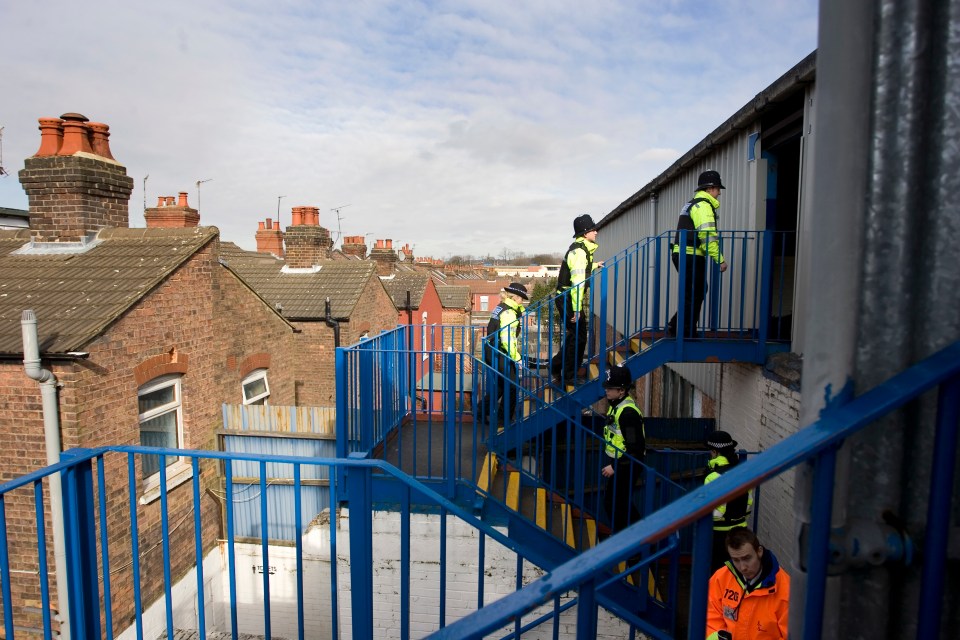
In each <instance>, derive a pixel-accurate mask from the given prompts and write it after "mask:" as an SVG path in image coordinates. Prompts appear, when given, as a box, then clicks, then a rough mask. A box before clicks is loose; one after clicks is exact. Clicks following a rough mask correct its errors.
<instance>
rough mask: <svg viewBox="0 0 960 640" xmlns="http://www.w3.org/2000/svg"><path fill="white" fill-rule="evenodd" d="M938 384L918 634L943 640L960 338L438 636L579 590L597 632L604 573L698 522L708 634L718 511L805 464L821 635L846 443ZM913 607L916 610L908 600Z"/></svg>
mask: <svg viewBox="0 0 960 640" xmlns="http://www.w3.org/2000/svg"><path fill="white" fill-rule="evenodd" d="M934 388H937V389H938V394H937V418H936V435H935V443H934V447H933V453H932V457H931V461H930V464H931V470H932V472H931V481H930V494H929V503H928V518H927V526H926V531H925V540H924V543H923V548H924V559H923V568H922V574H921V584H922V585H923V587H922V589H921V594H920V601H919V605H918V611H917V613H916V616H915V617H916V619H917V620H919V621H920V624H919V626H918V630H917V636H916V637H917V638H918V639H926V638H935V637H939V627H940V620H941V613H942V607H943V601H944V599H943V596H944V572H943V566H944V564H943V563H944V562H945V561H946V553H947V543H948V533H949V528H950V501H951V492H952V487H953V478H954V475H955V471H956V470H955V464H956V450H957V444H958V430H960V429H958V427H960V342H957V343H954V344H952V345H951V346H949V347H947V348H945V349H943V350H942V351H940V352H938V353H937V354H935V355H933V356H931V357H929V358H927V359H926V360H924V361H922V362H920V363H918V364H916V365H914V366H912V367H910V368H909V369H907V370H906V371H903V372H901V373H899V374H897V375H896V376H894V377H893V378H891V379H890V380H888V381H887V382H885V383H883V384H881V385H879V386H877V387H875V388H873V389H871V390H870V391H868V392H866V393H864V394H862V395H860V396H859V397H857V398H855V399H853V400H852V401H850V402H848V403H847V404H844V405H841V406H839V407H835V408H829V409H826V410H824V412H823V413H822V414H821V417H820V419H819V420H818V421H817V422H815V423H814V424H812V425H809V426H807V427H805V428H804V429H802V430H801V431H799V432H798V433H796V434H794V435H792V436H790V437H788V438H786V439H784V440H783V441H781V442H780V443H778V444H776V445H774V446H773V447H771V448H770V449H768V450H767V451H765V452H763V453H762V454H760V455H758V456H756V457H754V458H752V459H750V460H748V461H747V462H745V463H743V464H741V465H738V466H737V467H736V468H735V469H733V470H732V471H730V472H728V473H726V474H724V475H723V476H721V477H720V478H719V479H718V480H716V481H714V482H711V483H710V484H709V485H707V486H706V487H704V488H702V489H700V490H698V491H696V492H694V493H691V494H688V495H686V496H684V497H682V498H680V499H679V500H677V501H675V502H673V503H671V504H669V505H667V506H666V507H664V508H663V509H661V510H659V511H658V512H656V513H654V514H653V515H651V516H649V517H647V518H646V519H644V520H643V521H641V522H640V523H638V524H635V525H633V526H631V527H630V528H629V529H628V530H627V531H625V532H624V534H623V535H618V536H615V537H613V538H611V539H610V540H609V541H608V543H607V544H603V545H600V546H598V547H595V548H593V549H590V550H588V551H586V552H584V553H583V554H581V555H580V556H579V557H578V558H577V559H576V560H575V561H572V562H568V563H566V564H564V565H563V566H561V567H558V568H556V569H554V570H553V571H552V572H551V573H550V574H549V575H547V576H545V577H543V578H541V579H540V580H538V581H537V582H535V583H533V584H531V585H529V586H527V587H525V588H524V589H522V590H520V591H519V592H517V593H514V594H512V595H510V596H507V597H505V598H503V599H502V600H499V601H497V602H496V603H494V604H492V605H490V606H488V607H486V608H484V609H483V610H482V611H478V612H476V613H474V614H472V615H470V616H468V617H467V618H465V619H463V620H461V621H458V622H456V623H454V624H452V625H450V626H449V627H447V628H445V629H442V630H440V631H438V632H437V633H434V634H433V635H431V636H430V637H431V638H444V639H454V638H457V639H460V638H482V637H485V636H486V635H487V634H488V633H490V632H492V631H494V630H495V629H497V628H499V627H500V626H502V625H503V624H504V623H505V622H506V621H509V620H513V619H516V618H517V617H518V616H522V615H524V614H525V613H526V612H528V611H530V610H532V609H534V608H535V607H537V606H539V605H542V604H543V603H545V602H549V601H550V599H551V598H552V594H555V593H562V592H564V591H566V590H570V589H575V590H577V592H578V593H579V606H578V611H577V637H578V638H593V637H595V635H596V624H597V609H596V606H595V605H594V600H593V598H594V593H595V592H596V589H597V585H598V584H599V583H600V581H602V580H603V579H604V577H603V570H604V568H605V567H609V566H611V565H612V564H616V563H618V562H620V561H623V560H625V559H626V558H629V557H631V555H633V554H635V553H637V551H638V550H639V549H641V548H642V547H643V546H644V545H648V544H653V543H656V542H657V541H659V540H662V539H664V538H666V537H669V536H674V535H676V534H677V532H678V531H680V530H682V529H683V528H684V527H693V529H694V540H695V551H694V557H693V568H692V588H691V595H690V617H689V629H688V633H689V637H691V638H702V637H704V636H705V633H704V630H705V625H706V605H707V586H708V578H709V564H710V554H711V536H712V511H713V509H714V508H715V507H716V506H718V505H721V504H725V503H727V502H729V501H730V500H731V499H733V498H735V497H736V496H738V495H742V494H743V492H744V491H746V490H748V489H750V488H753V487H757V486H759V485H760V484H761V483H762V482H764V481H765V480H768V479H770V478H773V477H775V476H778V475H780V474H782V473H784V472H785V471H787V470H789V469H791V468H793V467H794V466H796V465H798V464H800V463H802V462H810V463H812V464H813V469H814V473H813V495H812V501H811V502H812V504H813V505H814V506H813V509H812V513H811V521H810V527H809V531H808V536H807V540H808V545H807V550H806V556H805V557H804V558H803V561H804V564H805V567H806V571H807V576H806V578H807V579H806V592H805V594H804V596H805V597H804V603H805V607H804V612H803V621H804V624H803V628H804V633H803V638H805V639H809V640H813V639H815V638H820V637H821V632H822V621H823V609H824V594H825V585H826V577H827V570H828V564H829V561H830V557H831V552H830V526H831V522H830V516H831V510H832V501H833V489H834V472H835V466H836V457H837V449H838V448H839V447H840V446H841V445H842V444H843V442H844V440H845V439H846V438H848V437H850V436H851V435H853V434H855V433H857V432H858V431H860V430H862V429H863V428H865V427H867V426H868V425H870V424H872V423H874V422H876V421H877V420H879V419H880V418H883V417H884V416H886V415H888V414H890V413H891V412H893V411H895V410H897V409H899V408H901V407H903V406H904V405H905V404H906V403H908V402H910V401H912V400H914V399H917V398H919V397H920V396H921V395H922V394H924V393H926V392H928V391H930V390H932V389H934ZM904 606H908V605H906V604H904Z"/></svg>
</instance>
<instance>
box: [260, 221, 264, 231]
mask: <svg viewBox="0 0 960 640" xmlns="http://www.w3.org/2000/svg"><path fill="white" fill-rule="evenodd" d="M259 225H260V231H263V230H264V226H263V223H262V222H260V223H259Z"/></svg>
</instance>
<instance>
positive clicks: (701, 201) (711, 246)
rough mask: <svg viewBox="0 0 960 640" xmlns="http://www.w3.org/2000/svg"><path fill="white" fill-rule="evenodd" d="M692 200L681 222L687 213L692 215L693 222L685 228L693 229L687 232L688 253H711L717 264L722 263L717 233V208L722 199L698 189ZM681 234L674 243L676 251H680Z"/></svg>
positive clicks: (681, 215)
mask: <svg viewBox="0 0 960 640" xmlns="http://www.w3.org/2000/svg"><path fill="white" fill-rule="evenodd" d="M690 202H691V203H692V204H690V205H689V207H684V210H685V212H686V213H684V211H681V213H680V219H681V222H682V221H683V217H684V216H685V215H689V216H690V221H691V224H690V226H689V227H685V228H688V229H692V230H693V233H687V253H688V254H690V255H697V256H704V255H709V256H710V257H711V258H713V260H714V262H716V263H717V264H720V263H722V262H723V254H721V253H720V237H719V236H718V235H717V209H719V208H720V201H719V200H717V199H716V198H714V197H713V196H711V195H710V194H709V193H707V192H706V191H697V192H696V193H695V194H694V196H693V200H691V201H690ZM677 227H678V228H680V227H681V224H680V223H678V224H677ZM679 235H680V234H679V233H678V234H677V238H678V239H677V242H676V243H675V244H674V245H673V252H674V253H680V244H679Z"/></svg>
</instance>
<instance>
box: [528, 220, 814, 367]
mask: <svg viewBox="0 0 960 640" xmlns="http://www.w3.org/2000/svg"><path fill="white" fill-rule="evenodd" d="M681 236H682V237H681V239H680V242H681V254H684V253H685V250H686V246H687V244H688V242H692V240H693V238H692V236H691V237H690V238H689V239H688V238H687V234H686V232H683V233H682V234H681ZM673 241H674V232H673V231H670V232H665V233H663V234H661V235H659V236H653V237H649V238H645V239H644V240H642V241H640V242H637V243H635V244H634V245H631V246H630V247H628V248H627V249H625V250H624V251H621V252H620V253H618V254H617V255H616V256H614V257H613V258H610V259H609V260H606V261H605V262H604V264H603V268H601V269H599V270H595V271H594V273H593V274H592V275H591V276H590V277H589V278H588V279H587V286H586V287H585V291H584V292H583V294H578V295H583V298H584V300H585V303H584V304H583V309H584V310H589V313H583V314H580V315H579V317H577V318H576V319H573V318H572V317H571V316H570V315H569V314H570V309H572V303H571V302H570V297H571V296H572V295H574V294H575V292H574V290H573V289H570V290H568V291H566V292H564V293H562V294H560V295H558V296H554V297H551V298H549V299H547V300H544V301H542V302H541V303H538V304H535V305H532V306H531V307H530V308H529V309H528V310H527V314H526V315H527V316H528V321H527V324H526V327H527V329H526V332H525V335H524V338H523V340H522V343H521V352H522V354H523V357H524V359H525V360H526V361H528V362H531V363H538V364H539V363H542V364H544V365H546V363H547V362H548V361H550V360H551V357H552V356H553V354H554V353H557V354H558V355H557V358H556V362H554V363H553V364H554V365H555V367H554V368H556V366H559V367H560V368H561V369H562V370H564V371H567V372H569V371H570V370H572V369H579V368H580V366H581V365H582V364H583V363H585V362H593V363H595V364H596V365H597V366H598V368H599V370H600V375H601V377H602V376H603V372H604V369H605V368H606V366H607V360H608V359H607V356H608V354H609V353H610V352H619V353H620V354H621V355H623V356H624V357H628V356H629V355H630V352H631V344H630V343H631V340H632V339H634V338H639V339H640V340H642V341H649V342H652V341H654V340H657V339H660V338H664V337H668V335H667V326H668V323H669V321H670V318H671V316H672V315H673V314H676V315H677V321H676V326H678V327H683V326H684V325H685V323H687V322H688V321H689V319H688V318H685V317H684V316H685V310H684V309H683V304H678V295H677V292H678V291H684V290H685V288H686V283H687V281H688V280H695V281H696V280H700V279H702V281H703V287H704V291H703V295H704V298H705V300H704V304H703V307H702V308H701V311H700V315H699V317H698V321H697V326H698V334H697V336H696V337H705V338H709V339H710V340H712V341H720V342H724V341H725V342H731V341H744V340H749V341H752V342H755V343H756V345H757V350H758V354H761V355H765V354H764V350H765V348H766V345H767V342H768V341H787V342H788V341H789V339H790V318H791V314H792V294H793V292H792V289H793V282H792V278H793V254H794V252H795V247H794V234H793V233H792V232H780V231H724V232H721V233H720V249H721V252H722V253H723V255H724V257H725V259H726V262H727V264H728V265H729V268H728V270H727V271H726V272H725V273H723V274H721V273H720V270H719V268H718V267H717V265H715V264H714V263H713V261H711V260H708V261H707V262H706V265H707V267H706V268H707V273H706V274H696V273H687V265H686V263H685V261H680V262H679V271H677V270H676V269H675V267H674V266H673V264H672V263H671V255H672V253H673V252H672V242H673ZM678 307H679V308H678ZM564 327H565V329H563V328H564ZM564 331H565V332H566V333H568V334H570V335H571V336H574V335H577V334H579V335H580V336H586V338H585V344H584V345H583V346H582V347H581V348H582V349H584V355H583V360H582V361H581V362H579V363H573V364H572V365H571V363H569V362H567V360H568V359H569V357H570V356H569V350H568V353H566V354H565V353H562V352H560V351H559V349H558V346H559V344H560V342H561V341H562V338H561V335H560V334H561V333H563V332H564ZM677 333H678V334H679V335H678V336H677V338H676V341H677V343H678V350H680V353H681V354H682V345H683V342H684V341H685V339H686V338H685V336H684V332H683V331H678V332H677ZM688 337H689V336H688ZM581 339H583V338H581ZM677 359H678V360H682V359H683V358H682V357H680V358H677Z"/></svg>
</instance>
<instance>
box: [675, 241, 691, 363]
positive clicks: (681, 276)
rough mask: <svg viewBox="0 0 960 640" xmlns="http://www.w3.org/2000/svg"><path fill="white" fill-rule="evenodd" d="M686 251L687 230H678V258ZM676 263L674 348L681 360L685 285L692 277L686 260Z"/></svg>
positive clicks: (684, 316) (684, 326)
mask: <svg viewBox="0 0 960 640" xmlns="http://www.w3.org/2000/svg"><path fill="white" fill-rule="evenodd" d="M686 253H687V232H686V231H681V232H680V254H679V255H680V258H683V256H684V255H686ZM677 264H678V265H679V268H678V269H677V326H676V327H675V329H676V331H677V349H676V358H677V360H683V357H682V356H681V355H680V354H681V353H683V337H684V335H685V334H686V328H687V322H688V320H687V313H686V311H687V310H686V308H685V307H686V305H685V304H684V303H683V301H684V299H685V296H686V291H687V289H686V287H687V278H689V277H692V276H691V274H689V273H687V261H686V260H684V259H678V260H677Z"/></svg>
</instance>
